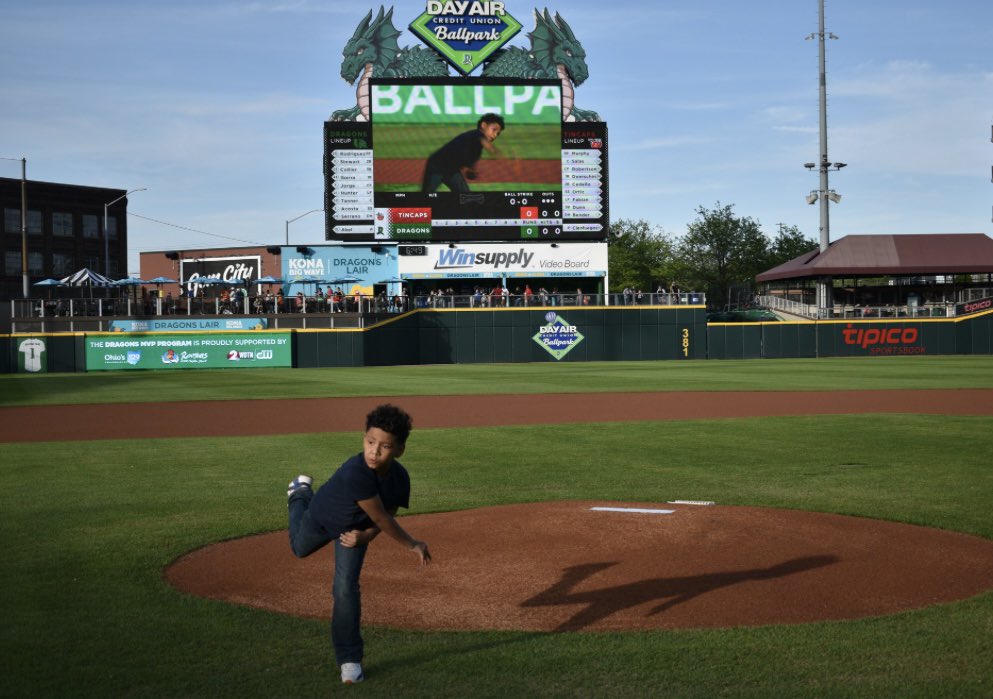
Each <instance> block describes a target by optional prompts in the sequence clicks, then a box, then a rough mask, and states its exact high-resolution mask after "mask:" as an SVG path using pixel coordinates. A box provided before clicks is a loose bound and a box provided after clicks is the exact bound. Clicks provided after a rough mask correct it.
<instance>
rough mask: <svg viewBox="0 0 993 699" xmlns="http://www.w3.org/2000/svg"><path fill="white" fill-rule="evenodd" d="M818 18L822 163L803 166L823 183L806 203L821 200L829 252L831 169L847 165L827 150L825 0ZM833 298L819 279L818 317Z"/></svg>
mask: <svg viewBox="0 0 993 699" xmlns="http://www.w3.org/2000/svg"><path fill="white" fill-rule="evenodd" d="M818 16H819V22H818V27H817V32H815V33H814V34H811V35H810V36H808V37H807V38H808V39H813V38H817V40H818V67H819V77H820V145H821V158H820V162H819V163H805V164H804V167H806V168H807V169H808V170H813V169H814V168H815V167H816V168H817V169H818V171H819V172H820V183H819V187H818V189H816V190H814V191H812V192H811V193H810V194H808V195H807V203H808V204H814V203H816V202H817V201H818V200H820V203H821V211H820V252H821V254H824V253H825V252H827V249H828V247H829V246H830V244H831V227H830V222H829V218H828V202H829V201H833V202H834V203H836V204H837V203H838V202H840V201H841V195H840V194H838V193H837V192H835V191H834V190H833V189H829V188H828V172H830V171H831V170H840V169H841V168H843V167H845V165H846V164H845V163H832V162H831V161H830V160H828V152H827V69H826V60H825V48H824V40H825V38H828V39H837V38H838V37H836V36H835V35H834V34H832V33H831V32H826V31H824V0H818ZM833 306H834V301H833V299H832V298H831V280H830V279H829V278H821V279H819V280H818V281H817V315H818V316H819V317H822V318H823V317H830V316H831V309H832V308H833Z"/></svg>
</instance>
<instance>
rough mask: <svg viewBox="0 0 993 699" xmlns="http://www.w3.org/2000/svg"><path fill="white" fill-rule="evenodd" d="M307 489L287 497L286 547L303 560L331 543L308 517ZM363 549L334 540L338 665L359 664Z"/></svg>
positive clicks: (334, 636) (333, 626)
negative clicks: (287, 539)
mask: <svg viewBox="0 0 993 699" xmlns="http://www.w3.org/2000/svg"><path fill="white" fill-rule="evenodd" d="M312 497H314V494H313V492H312V491H311V490H310V488H301V489H300V490H299V491H297V492H296V493H294V494H293V495H292V496H291V497H290V501H289V519H290V548H291V549H293V555H295V556H296V557H297V558H304V557H306V556H309V555H310V554H312V553H314V551H317V550H318V549H321V548H324V547H325V546H326V545H327V544H329V543H330V542H331V537H329V536H328V534H327V532H325V531H324V529H323V527H321V526H320V525H319V524H317V522H315V521H313V520H312V519H311V518H310V499H311V498H312ZM366 549H367V547H366V546H354V547H348V546H343V545H342V544H341V542H340V541H338V540H337V539H335V540H334V583H333V584H332V586H331V594H332V597H333V600H334V606H333V607H332V610H331V643H332V645H333V646H334V655H335V660H337V661H338V664H339V665H341V664H343V663H360V662H362V656H363V648H364V646H363V642H362V633H361V628H360V626H361V622H362V593H361V589H360V587H359V575H361V573H362V564H363V562H364V561H365V552H366Z"/></svg>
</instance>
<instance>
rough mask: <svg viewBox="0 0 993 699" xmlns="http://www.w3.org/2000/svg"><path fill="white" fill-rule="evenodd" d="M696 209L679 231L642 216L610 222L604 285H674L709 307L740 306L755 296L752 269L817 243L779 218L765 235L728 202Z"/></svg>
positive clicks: (754, 271)
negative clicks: (694, 293)
mask: <svg viewBox="0 0 993 699" xmlns="http://www.w3.org/2000/svg"><path fill="white" fill-rule="evenodd" d="M696 213H697V218H696V219H695V220H694V221H693V222H692V223H690V224H689V225H688V226H687V230H686V234H685V235H682V236H680V237H676V236H673V235H672V234H670V233H667V232H665V231H664V230H662V229H661V228H659V227H657V226H656V227H653V226H652V225H651V224H649V223H648V222H647V221H645V220H644V219H641V220H638V221H633V220H629V219H620V220H618V221H615V222H613V223H611V224H610V239H609V242H608V245H609V250H610V254H609V262H608V272H609V274H610V289H609V291H610V292H611V293H620V292H621V291H622V290H623V289H634V290H641V291H644V292H649V291H655V290H656V289H658V288H659V287H660V286H662V287H665V289H666V290H668V289H669V288H670V286H671V285H675V286H676V287H678V288H679V289H680V290H682V291H703V292H705V293H706V294H707V305H708V306H710V307H711V308H727V307H730V308H739V307H743V306H747V305H748V304H749V303H750V302H751V300H752V299H753V298H754V296H755V290H756V287H755V276H756V275H758V274H760V273H762V272H764V271H766V270H768V269H771V268H772V267H776V266H777V265H780V264H782V263H784V262H788V261H789V260H792V259H793V258H795V257H797V256H799V255H802V254H803V253H805V252H810V251H812V250H816V249H817V247H818V243H817V241H816V240H814V239H812V238H807V237H806V236H804V235H803V233H801V232H800V229H799V228H797V227H796V226H789V225H786V224H782V223H780V224H777V225H778V228H779V230H778V232H777V233H776V235H775V237H769V236H767V235H766V234H765V233H763V232H762V229H761V226H760V225H759V222H758V221H756V220H754V219H752V218H750V217H748V216H737V215H735V213H734V206H733V205H731V204H729V205H726V206H721V203H720V202H717V204H716V205H715V206H714V208H713V209H708V208H706V207H703V206H700V207H698V208H697V210H696Z"/></svg>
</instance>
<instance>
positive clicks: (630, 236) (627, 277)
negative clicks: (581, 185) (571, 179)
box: [607, 219, 673, 293]
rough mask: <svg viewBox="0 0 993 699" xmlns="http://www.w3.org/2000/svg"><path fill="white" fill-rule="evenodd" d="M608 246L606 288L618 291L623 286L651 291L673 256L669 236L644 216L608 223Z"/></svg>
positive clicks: (667, 267)
mask: <svg viewBox="0 0 993 699" xmlns="http://www.w3.org/2000/svg"><path fill="white" fill-rule="evenodd" d="M608 246H609V254H608V265H609V266H608V270H607V271H608V273H609V275H610V289H608V292H611V293H620V291H622V290H623V289H624V288H631V289H641V290H642V291H645V292H648V291H653V290H654V289H655V285H656V284H657V283H658V282H659V281H660V280H662V279H664V278H666V277H667V276H668V275H667V270H668V269H669V268H670V266H671V264H672V259H673V242H672V238H671V237H670V236H669V235H668V234H666V233H665V231H663V230H662V229H661V228H657V227H656V228H652V227H651V226H650V224H649V223H648V222H647V221H645V220H644V219H642V220H639V221H630V220H627V219H621V220H619V221H615V222H614V223H612V224H610V239H609V241H608Z"/></svg>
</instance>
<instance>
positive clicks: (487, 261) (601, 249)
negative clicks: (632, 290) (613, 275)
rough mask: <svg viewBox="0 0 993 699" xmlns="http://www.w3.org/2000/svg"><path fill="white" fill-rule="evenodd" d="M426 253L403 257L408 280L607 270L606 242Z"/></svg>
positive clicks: (565, 274) (442, 248)
mask: <svg viewBox="0 0 993 699" xmlns="http://www.w3.org/2000/svg"><path fill="white" fill-rule="evenodd" d="M426 247H427V255H424V256H422V257H404V261H403V265H402V268H401V270H400V271H401V273H402V274H403V276H404V277H406V278H410V279H432V278H450V279H452V278H488V277H490V278H491V277H494V276H511V277H513V276H530V277H602V276H605V275H606V273H607V244H606V243H591V244H576V245H557V246H555V247H552V246H551V245H541V244H528V245H522V246H519V247H510V246H507V245H500V244H476V245H466V244H463V245H459V246H458V247H449V246H448V245H429V246H426Z"/></svg>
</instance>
